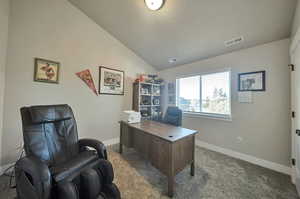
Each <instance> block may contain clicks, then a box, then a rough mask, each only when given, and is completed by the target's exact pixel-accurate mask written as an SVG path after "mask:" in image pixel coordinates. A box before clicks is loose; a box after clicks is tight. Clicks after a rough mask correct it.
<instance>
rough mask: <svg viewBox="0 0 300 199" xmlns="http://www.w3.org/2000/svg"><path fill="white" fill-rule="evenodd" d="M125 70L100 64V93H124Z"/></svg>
mask: <svg viewBox="0 0 300 199" xmlns="http://www.w3.org/2000/svg"><path fill="white" fill-rule="evenodd" d="M124 76H125V72H124V71H121V70H117V69H112V68H107V67H104V66H99V94H103V95H124Z"/></svg>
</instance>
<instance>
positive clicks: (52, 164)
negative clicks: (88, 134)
mask: <svg viewBox="0 0 300 199" xmlns="http://www.w3.org/2000/svg"><path fill="white" fill-rule="evenodd" d="M21 116H22V124H23V139H24V147H25V152H26V156H25V157H24V158H22V159H20V160H18V161H17V163H16V165H15V173H16V187H17V197H18V199H83V198H84V199H120V198H121V196H120V192H119V190H118V188H117V186H116V185H115V184H113V178H114V173H113V168H112V165H111V163H110V162H109V161H107V153H106V148H105V146H104V144H103V143H101V142H100V141H97V140H93V139H81V140H78V133H77V126H76V121H75V119H74V115H73V112H72V110H71V108H70V107H69V106H68V105H51V106H32V107H23V108H21ZM90 148H93V149H94V150H90Z"/></svg>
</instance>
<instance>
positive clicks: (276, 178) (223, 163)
mask: <svg viewBox="0 0 300 199" xmlns="http://www.w3.org/2000/svg"><path fill="white" fill-rule="evenodd" d="M116 151H117V147H116V146H113V147H110V149H109V159H110V161H111V162H112V164H113V167H114V171H115V183H116V184H117V185H118V187H119V188H120V191H121V194H122V199H167V198H168V197H167V196H166V193H167V179H166V178H165V177H164V176H163V175H161V174H160V173H159V171H158V170H156V169H155V168H153V167H152V166H151V165H150V163H149V162H147V161H145V160H144V159H143V158H142V157H141V156H139V154H138V153H136V152H135V151H134V150H132V149H126V148H125V150H124V153H123V155H120V154H118V153H117V152H116ZM195 155H196V167H195V176H194V177H191V176H190V173H189V172H190V170H189V167H188V168H186V169H185V170H183V171H182V172H181V173H179V174H178V175H177V176H176V179H175V181H176V182H175V195H174V198H175V199H299V197H298V196H297V193H296V189H295V187H294V185H293V184H292V183H291V180H290V177H289V176H287V175H284V174H281V173H277V172H274V171H271V170H269V169H265V168H262V167H259V166H256V165H253V164H250V163H247V162H245V161H241V160H237V159H234V158H231V157H228V156H225V155H222V154H219V153H216V152H213V151H209V150H206V149H203V148H199V147H196V154H195ZM8 184H9V180H8V178H7V177H5V176H2V177H0V189H1V190H0V199H13V198H14V197H15V190H13V189H8Z"/></svg>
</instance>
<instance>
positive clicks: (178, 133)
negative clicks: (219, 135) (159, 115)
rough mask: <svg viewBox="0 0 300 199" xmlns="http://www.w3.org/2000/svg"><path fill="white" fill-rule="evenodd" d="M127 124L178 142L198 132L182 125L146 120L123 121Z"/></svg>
mask: <svg viewBox="0 0 300 199" xmlns="http://www.w3.org/2000/svg"><path fill="white" fill-rule="evenodd" d="M121 122H122V123H125V124H126V125H128V126H130V127H132V128H135V129H138V130H140V131H143V132H145V133H148V134H150V135H154V136H156V137H160V138H162V139H164V140H167V141H169V142H176V141H177V140H180V139H182V138H184V137H187V136H189V135H193V134H197V133H198V131H196V130H191V129H186V128H182V127H177V126H172V125H168V124H164V123H161V122H156V121H151V120H146V121H142V122H140V123H134V124H129V123H127V122H124V121H121Z"/></svg>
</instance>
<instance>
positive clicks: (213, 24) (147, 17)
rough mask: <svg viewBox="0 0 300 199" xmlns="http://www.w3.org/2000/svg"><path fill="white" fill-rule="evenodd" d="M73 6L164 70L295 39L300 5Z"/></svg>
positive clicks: (87, 2)
mask: <svg viewBox="0 0 300 199" xmlns="http://www.w3.org/2000/svg"><path fill="white" fill-rule="evenodd" d="M69 1H70V2H71V3H72V4H73V5H75V6H76V7H78V8H79V9H80V10H82V11H83V12H84V13H85V14H86V15H88V16H89V17H90V18H91V19H93V20H94V21H95V22H96V23H97V24H99V25H100V26H101V27H103V28H104V29H105V30H107V31H108V32H109V33H110V34H112V35H113V36H114V37H116V38H117V39H118V40H120V41H121V42H122V43H123V44H125V45H126V46H127V47H128V48H130V49H132V50H133V51H134V52H135V53H136V54H138V55H139V56H141V57H142V58H143V59H144V60H145V61H147V62H148V63H149V64H151V65H152V66H154V67H156V68H157V69H160V70H161V69H165V68H169V67H172V66H176V65H181V64H186V63H190V62H194V61H197V60H201V59H205V58H208V57H212V56H216V55H220V54H224V53H228V52H231V51H234V50H238V49H242V48H248V47H252V46H255V45H258V44H263V43H267V42H271V41H275V40H279V39H283V38H287V37H289V36H290V31H291V25H292V19H293V15H294V11H295V7H296V1H297V0H166V3H165V5H164V7H163V8H162V9H161V10H159V11H150V10H149V9H147V8H146V6H145V3H144V0H69ZM83 31H84V30H83ZM239 36H243V37H244V40H245V41H244V42H243V43H242V44H238V45H236V46H233V47H229V48H226V47H225V45H224V41H225V40H229V39H232V38H235V37H239ZM170 58H176V59H177V62H176V63H173V64H170V63H168V59H170Z"/></svg>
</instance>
